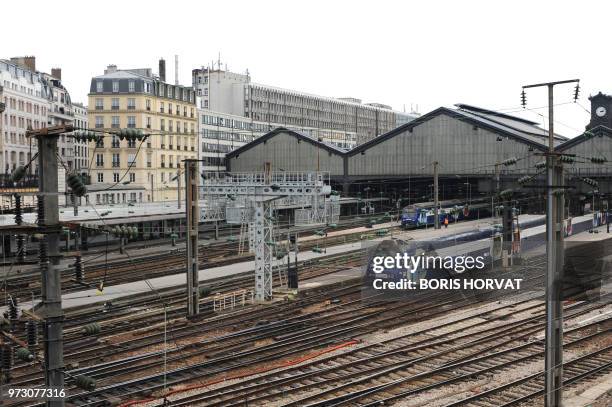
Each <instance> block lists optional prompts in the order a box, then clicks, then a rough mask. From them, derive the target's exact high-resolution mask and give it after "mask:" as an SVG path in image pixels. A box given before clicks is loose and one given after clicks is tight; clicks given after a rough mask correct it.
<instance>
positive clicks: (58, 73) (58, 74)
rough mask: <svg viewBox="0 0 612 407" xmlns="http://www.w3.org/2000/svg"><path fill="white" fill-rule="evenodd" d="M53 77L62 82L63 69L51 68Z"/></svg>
mask: <svg viewBox="0 0 612 407" xmlns="http://www.w3.org/2000/svg"><path fill="white" fill-rule="evenodd" d="M51 76H53V77H54V78H55V79H59V80H60V81H61V80H62V68H51Z"/></svg>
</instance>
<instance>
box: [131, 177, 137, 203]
mask: <svg viewBox="0 0 612 407" xmlns="http://www.w3.org/2000/svg"><path fill="white" fill-rule="evenodd" d="M130 182H136V174H134V173H133V172H130ZM132 194H133V195H134V198H132V200H136V192H132Z"/></svg>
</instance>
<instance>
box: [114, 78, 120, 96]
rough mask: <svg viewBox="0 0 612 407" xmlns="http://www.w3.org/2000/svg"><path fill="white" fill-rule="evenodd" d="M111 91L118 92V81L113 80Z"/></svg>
mask: <svg viewBox="0 0 612 407" xmlns="http://www.w3.org/2000/svg"><path fill="white" fill-rule="evenodd" d="M113 92H115V93H117V92H119V81H113Z"/></svg>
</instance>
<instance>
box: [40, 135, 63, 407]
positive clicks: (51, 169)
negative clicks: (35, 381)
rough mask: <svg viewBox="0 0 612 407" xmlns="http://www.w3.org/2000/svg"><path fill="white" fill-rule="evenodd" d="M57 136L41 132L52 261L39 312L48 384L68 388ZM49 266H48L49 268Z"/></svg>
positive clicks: (44, 274)
mask: <svg viewBox="0 0 612 407" xmlns="http://www.w3.org/2000/svg"><path fill="white" fill-rule="evenodd" d="M57 138H58V134H48V135H39V136H38V168H39V180H40V181H39V183H40V186H39V190H40V192H41V196H42V197H43V199H44V220H43V222H42V225H41V226H43V227H45V228H47V233H46V235H45V237H44V239H46V240H47V245H48V254H49V257H48V263H47V262H45V261H44V259H41V260H43V261H42V262H41V272H42V307H41V309H40V311H39V314H40V315H41V316H42V317H43V318H44V324H43V333H44V343H45V385H46V386H47V387H53V388H58V389H62V388H64V372H63V371H64V347H63V333H62V329H63V319H64V316H63V312H62V288H61V279H60V277H61V276H60V270H59V260H60V256H59V241H60V233H59V231H60V225H59V208H58V195H57V192H58V191H57V188H58V184H57V181H58V180H57V175H58V174H57V173H58V171H57V170H58V163H57ZM45 269H46V270H45ZM47 406H51V407H56V406H62V407H63V406H64V401H62V400H56V401H47Z"/></svg>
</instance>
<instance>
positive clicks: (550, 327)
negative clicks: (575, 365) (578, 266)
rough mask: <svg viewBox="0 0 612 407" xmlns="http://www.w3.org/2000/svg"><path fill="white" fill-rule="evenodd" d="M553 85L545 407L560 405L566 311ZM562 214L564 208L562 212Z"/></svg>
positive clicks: (550, 100) (548, 173) (550, 93)
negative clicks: (557, 190)
mask: <svg viewBox="0 0 612 407" xmlns="http://www.w3.org/2000/svg"><path fill="white" fill-rule="evenodd" d="M553 86H554V85H553V84H549V85H548V152H549V155H548V159H547V161H548V165H547V170H546V178H547V191H546V199H547V202H546V205H547V208H546V214H547V216H546V258H547V264H546V350H545V390H546V391H545V395H544V404H545V406H546V407H555V406H560V405H561V402H562V401H561V398H562V384H563V382H562V380H563V312H562V311H563V308H562V303H561V279H560V271H561V270H559V272H558V270H557V266H558V263H559V262H560V261H562V258H561V259H559V258H558V256H559V255H562V254H563V252H562V248H561V247H560V246H561V244H562V242H561V241H560V239H559V238H560V234H561V231H560V229H562V228H561V227H560V226H561V225H560V222H559V221H560V219H559V218H558V213H559V211H558V209H559V208H558V203H555V200H556V199H555V196H554V194H553V186H554V185H555V181H559V179H558V178H559V177H558V174H556V172H558V171H557V169H556V159H555V157H554V155H553V153H554V151H555V146H554V120H553ZM560 209H561V210H562V208H560Z"/></svg>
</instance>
